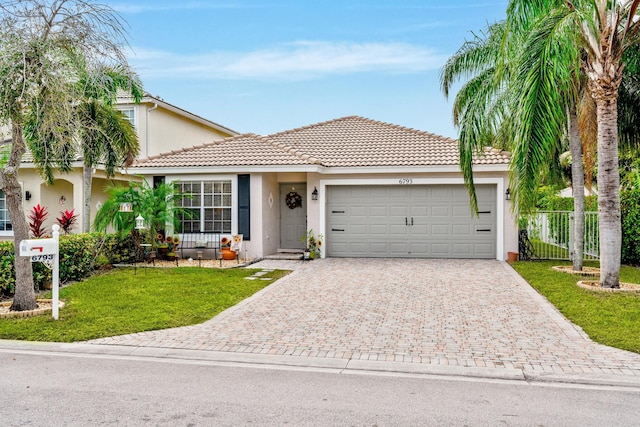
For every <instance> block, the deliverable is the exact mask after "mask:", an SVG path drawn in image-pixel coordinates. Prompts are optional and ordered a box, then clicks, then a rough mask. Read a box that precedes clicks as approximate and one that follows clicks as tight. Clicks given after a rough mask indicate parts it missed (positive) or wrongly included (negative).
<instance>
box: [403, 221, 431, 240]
mask: <svg viewBox="0 0 640 427" xmlns="http://www.w3.org/2000/svg"><path fill="white" fill-rule="evenodd" d="M417 222H418V221H416V223H415V224H414V225H413V226H411V227H405V228H406V229H407V230H408V231H410V232H411V234H412V235H416V234H417V235H420V236H425V237H426V236H427V235H428V234H429V225H427V224H418V223H417Z"/></svg>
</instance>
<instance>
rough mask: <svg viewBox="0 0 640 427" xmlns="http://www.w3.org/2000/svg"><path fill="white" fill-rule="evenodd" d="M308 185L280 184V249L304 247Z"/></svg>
mask: <svg viewBox="0 0 640 427" xmlns="http://www.w3.org/2000/svg"><path fill="white" fill-rule="evenodd" d="M306 234H307V185H306V184H305V183H302V184H300V183H298V184H280V249H304V241H303V240H302V237H303V236H305V235H306Z"/></svg>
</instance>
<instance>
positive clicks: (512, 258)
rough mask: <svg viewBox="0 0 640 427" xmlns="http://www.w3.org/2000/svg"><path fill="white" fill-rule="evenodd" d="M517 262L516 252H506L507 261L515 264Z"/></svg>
mask: <svg viewBox="0 0 640 427" xmlns="http://www.w3.org/2000/svg"><path fill="white" fill-rule="evenodd" d="M517 260H518V252H507V261H509V262H516V261H517Z"/></svg>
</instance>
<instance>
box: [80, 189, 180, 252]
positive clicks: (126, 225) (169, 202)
mask: <svg viewBox="0 0 640 427" xmlns="http://www.w3.org/2000/svg"><path fill="white" fill-rule="evenodd" d="M105 191H106V193H107V194H108V195H109V197H108V199H107V200H106V201H105V203H104V204H103V205H102V207H101V208H100V210H98V212H96V217H95V221H94V224H93V227H94V229H95V230H96V231H102V232H104V231H106V230H107V229H108V228H109V227H113V228H114V229H115V230H116V231H117V232H119V233H124V234H127V233H131V232H133V230H134V226H135V218H137V217H138V215H140V216H142V217H143V218H144V220H145V223H146V224H147V226H148V228H149V236H151V237H152V238H153V237H154V236H156V235H157V234H158V233H159V232H160V231H163V230H165V229H166V228H167V227H169V228H172V230H171V231H173V230H176V229H178V225H179V220H180V218H181V217H183V218H190V217H191V214H192V212H191V211H190V210H188V209H187V208H183V207H181V205H182V203H181V201H182V200H183V198H184V196H183V195H182V194H180V193H178V192H176V190H175V188H174V186H173V185H171V184H159V185H157V186H155V187H152V186H150V185H149V183H147V181H145V180H142V182H139V183H138V182H132V183H130V184H129V186H128V187H122V186H118V185H111V186H109V187H108V188H107V189H106V190H105ZM122 203H130V204H131V206H132V208H133V211H132V212H126V213H123V212H120V205H121V204H122ZM152 244H154V241H152Z"/></svg>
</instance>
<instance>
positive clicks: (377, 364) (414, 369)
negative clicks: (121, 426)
mask: <svg viewBox="0 0 640 427" xmlns="http://www.w3.org/2000/svg"><path fill="white" fill-rule="evenodd" d="M0 353H9V354H41V355H42V354H49V355H52V356H58V357H60V356H65V355H66V356H74V357H88V358H91V357H96V358H116V359H117V358H126V359H138V360H149V361H153V360H155V361H166V362H171V361H174V362H180V361H182V362H184V361H191V362H194V363H211V364H219V365H235V366H238V365H241V366H248V367H267V368H273V369H293V370H295V369H305V370H320V371H323V372H333V373H340V374H392V375H393V374H395V375H415V376H425V377H427V376H428V377H440V378H466V379H476V380H493V381H496V380H499V381H520V382H523V383H524V382H526V383H528V384H533V385H535V384H567V385H576V386H577V385H582V386H604V387H622V388H630V389H640V378H639V377H632V376H621V375H599V374H557V373H553V374H538V375H531V374H529V373H524V372H523V371H522V370H519V369H507V368H475V367H462V366H445V365H425V364H417V363H403V362H383V361H372V360H355V359H351V360H350V359H330V358H319V357H299V356H279V355H262V354H253V353H246V354H243V353H231V352H216V351H206V350H185V349H175V348H159V347H135V346H123V345H100V344H87V343H50V342H30V341H29V342H23V341H11V340H0Z"/></svg>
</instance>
